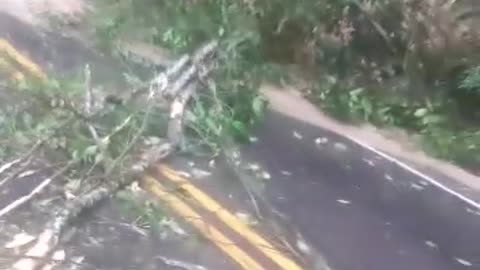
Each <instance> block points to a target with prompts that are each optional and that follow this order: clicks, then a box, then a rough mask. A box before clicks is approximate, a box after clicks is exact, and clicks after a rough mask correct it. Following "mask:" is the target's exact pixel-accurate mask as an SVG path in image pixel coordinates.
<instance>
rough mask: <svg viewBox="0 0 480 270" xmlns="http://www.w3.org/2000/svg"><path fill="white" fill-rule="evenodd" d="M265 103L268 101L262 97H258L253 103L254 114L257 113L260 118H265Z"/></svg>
mask: <svg viewBox="0 0 480 270" xmlns="http://www.w3.org/2000/svg"><path fill="white" fill-rule="evenodd" d="M265 103H266V100H265V98H264V97H262V96H257V97H255V98H254V99H253V101H252V109H253V113H255V115H256V116H257V117H258V118H260V117H262V116H263V113H264V111H265Z"/></svg>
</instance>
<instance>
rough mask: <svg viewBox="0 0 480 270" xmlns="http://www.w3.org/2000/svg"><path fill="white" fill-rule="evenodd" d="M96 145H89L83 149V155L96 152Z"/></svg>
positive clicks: (90, 154)
mask: <svg viewBox="0 0 480 270" xmlns="http://www.w3.org/2000/svg"><path fill="white" fill-rule="evenodd" d="M97 149H98V146H96V145H90V146H89V147H87V148H85V151H83V155H84V156H92V155H94V154H95V153H96V152H97Z"/></svg>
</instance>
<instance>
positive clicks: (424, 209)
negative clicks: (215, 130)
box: [0, 15, 480, 270]
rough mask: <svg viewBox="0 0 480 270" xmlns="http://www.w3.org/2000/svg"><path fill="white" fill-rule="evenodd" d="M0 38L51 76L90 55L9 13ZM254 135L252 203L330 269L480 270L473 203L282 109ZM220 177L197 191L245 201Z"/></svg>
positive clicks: (248, 152)
mask: <svg viewBox="0 0 480 270" xmlns="http://www.w3.org/2000/svg"><path fill="white" fill-rule="evenodd" d="M0 34H2V35H3V36H4V37H5V38H6V39H8V40H9V41H11V42H12V43H13V44H14V45H15V46H16V47H17V48H20V49H22V50H24V51H26V52H29V54H30V57H31V58H32V59H34V60H35V61H36V62H38V63H40V64H41V65H42V66H47V67H51V68H48V71H50V72H57V71H58V70H73V71H74V70H75V69H81V68H82V66H83V64H84V63H86V62H88V61H89V60H88V59H89V58H94V56H93V54H92V52H91V51H88V50H86V49H85V48H83V47H81V46H79V45H78V44H77V43H75V42H73V41H71V40H69V39H66V38H63V37H58V36H55V35H53V36H45V35H44V36H40V35H38V33H35V31H33V30H32V29H30V28H28V27H26V26H23V25H21V24H19V23H18V22H16V21H15V20H14V19H12V18H11V17H8V16H3V15H2V16H0ZM52 44H56V46H58V48H57V49H56V50H52V48H51V46H52ZM106 69H108V68H106ZM280 105H281V104H280ZM280 107H281V106H280ZM256 135H257V137H258V142H256V143H253V144H251V145H248V146H245V147H244V148H243V150H242V155H243V156H244V159H245V160H246V162H256V163H259V164H260V165H261V166H262V167H263V168H264V169H265V170H266V171H268V172H269V174H270V177H269V179H266V180H265V181H264V182H263V183H262V185H261V186H262V188H258V189H257V195H258V197H259V198H261V199H262V201H263V202H264V203H265V204H266V205H269V207H272V208H273V210H274V211H275V212H276V213H278V214H279V215H280V216H282V219H283V223H282V226H285V227H289V228H294V230H295V231H296V232H298V233H300V234H301V235H302V236H303V238H304V239H305V241H306V244H307V245H308V246H309V248H308V249H309V250H310V254H316V255H313V256H319V255H320V254H321V255H322V256H324V257H325V259H326V260H327V262H328V263H329V265H330V266H331V267H332V269H335V270H377V269H378V270H387V269H388V270H396V269H399V270H400V269H402V270H403V269H412V270H417V269H418V270H420V269H421V270H447V269H448V270H457V269H459V270H460V269H480V234H478V228H480V211H479V209H478V207H476V206H475V205H472V204H471V203H469V202H468V201H465V200H462V199H460V198H459V197H458V196H457V195H455V194H453V193H451V192H446V191H445V189H443V188H441V187H439V186H438V185H436V184H435V183H433V182H431V181H428V179H425V178H422V177H420V176H418V175H417V174H413V173H412V172H410V171H408V170H405V169H404V168H402V167H400V166H398V165H397V164H396V163H395V162H392V161H391V160H388V159H386V158H385V157H382V156H380V155H378V154H376V153H374V152H372V151H370V150H369V149H366V148H365V147H362V146H360V145H358V144H356V143H354V142H352V141H349V140H348V139H346V138H345V137H343V136H341V135H339V134H335V133H332V132H330V131H328V130H325V129H322V128H320V127H318V126H314V125H311V124H308V123H306V122H302V121H300V120H298V119H293V118H290V117H287V116H285V115H283V114H281V113H278V112H274V111H271V112H270V113H268V114H267V117H266V120H265V122H264V124H263V125H262V126H261V127H260V128H259V130H258V132H257V134H256ZM218 170H223V171H229V170H230V169H229V168H228V166H223V167H222V166H220V167H219V168H218ZM222 175H223V176H222V177H229V179H228V180H229V181H228V182H229V183H235V182H236V184H234V185H236V186H235V187H233V186H230V187H229V186H228V184H225V183H223V184H219V182H215V181H222V179H220V178H218V177H217V178H216V179H207V180H205V182H201V181H199V182H197V184H198V185H200V186H202V184H204V185H205V186H204V187H203V188H204V189H205V190H207V191H209V192H211V193H212V194H213V195H214V196H215V197H216V198H217V200H218V201H222V202H224V205H226V206H227V207H229V208H231V209H236V208H238V207H239V205H242V203H243V202H244V201H245V200H248V194H243V193H242V195H239V196H238V197H241V198H242V199H239V200H238V201H236V203H235V200H232V199H231V197H235V195H238V194H239V190H240V189H241V186H240V185H238V181H236V179H235V178H236V176H235V175H234V174H231V173H223V174H222ZM210 180H211V181H210ZM223 180H225V179H223ZM440 182H441V183H445V184H447V183H448V182H449V180H448V179H440ZM215 183H217V184H215ZM470 193H472V192H470ZM232 194H233V196H230V195H232ZM472 194H473V193H472ZM474 199H477V201H478V198H474ZM242 200H243V201H242ZM232 201H234V202H232ZM245 211H250V212H253V211H254V210H253V209H252V208H251V207H250V209H247V210H245ZM290 232H291V233H292V232H293V231H292V230H290ZM286 237H287V238H291V239H292V240H291V241H292V244H293V245H295V244H298V243H295V240H294V239H295V238H294V237H292V235H286ZM297 246H298V245H297ZM300 249H302V248H300ZM304 249H305V248H304ZM313 251H315V252H313ZM307 269H309V268H307ZM312 269H313V268H312ZM315 270H316V269H315Z"/></svg>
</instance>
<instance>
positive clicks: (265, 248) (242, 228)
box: [144, 164, 303, 270]
mask: <svg viewBox="0 0 480 270" xmlns="http://www.w3.org/2000/svg"><path fill="white" fill-rule="evenodd" d="M157 169H158V171H159V172H160V173H161V175H163V176H164V177H163V178H162V180H163V179H164V180H166V181H169V182H170V183H172V184H174V185H176V187H178V188H180V189H181V190H182V191H185V192H186V193H188V195H189V196H190V197H191V198H192V199H194V200H195V202H196V203H198V205H199V206H201V207H202V208H203V209H205V210H207V211H209V212H210V213H212V214H214V215H215V216H216V217H217V218H218V219H219V220H220V221H222V222H223V224H225V225H226V226H227V227H228V228H229V229H231V230H233V231H235V232H236V233H237V234H238V235H240V236H241V237H243V238H244V239H246V240H247V241H248V242H249V243H250V244H251V245H252V246H253V247H255V249H256V250H257V251H259V252H260V253H262V254H263V255H264V256H266V257H267V258H268V259H270V260H271V261H272V262H274V263H275V264H276V265H277V266H278V269H282V270H303V268H302V267H300V266H299V265H298V264H297V263H295V262H294V261H293V260H291V259H290V258H288V257H287V256H286V255H285V254H283V252H281V251H280V250H278V249H277V248H276V247H275V246H274V245H272V244H271V243H270V242H269V241H267V240H266V239H265V238H263V237H262V236H260V235H259V234H257V233H256V232H255V231H253V230H252V229H251V228H250V227H248V226H247V225H245V224H244V223H243V222H242V221H241V220H239V219H238V218H237V217H236V216H235V215H233V214H232V213H231V212H230V211H229V210H228V209H226V208H225V207H223V206H222V205H221V204H219V203H218V202H216V201H215V200H214V199H213V198H211V197H210V196H209V195H207V194H206V193H204V192H203V191H201V190H200V189H198V188H197V187H195V186H194V185H193V184H192V183H191V182H190V181H189V180H187V179H185V178H183V177H182V176H180V175H179V174H178V173H176V172H175V171H174V170H173V169H171V168H170V167H168V166H166V165H163V164H160V165H158V167H157ZM144 182H145V183H146V184H147V186H148V187H149V188H147V190H153V189H152V187H155V186H156V187H158V189H163V191H164V192H165V190H164V187H163V185H162V184H160V183H159V181H156V180H155V179H153V178H152V177H145V178H144ZM160 195H165V194H160ZM160 195H159V196H158V197H159V198H161V199H162V200H163V201H164V202H166V203H167V204H169V205H170V206H171V207H172V208H173V209H177V211H176V212H177V213H179V214H180V215H181V216H186V217H188V216H191V214H192V213H191V212H195V211H194V210H193V209H192V208H189V209H188V213H187V212H183V211H182V209H180V208H178V207H177V206H176V205H175V203H173V204H172V203H169V201H168V200H167V199H165V197H164V196H160ZM179 200H180V199H179ZM177 202H178V201H177ZM197 215H198V214H196V215H195V216H197ZM188 220H189V221H190V222H191V223H192V225H194V226H195V227H196V225H195V224H194V223H195V222H197V219H195V218H194V219H188ZM224 238H225V236H224V235H221V236H220V238H218V239H217V238H215V236H214V235H210V239H211V240H212V241H213V242H214V243H216V244H217V245H218V244H219V245H223V244H222V243H225V242H226V243H231V242H232V241H231V240H230V239H228V238H227V239H228V241H225V239H224ZM219 247H220V248H221V249H222V250H223V251H224V252H225V253H226V254H227V255H228V256H230V257H231V258H233V259H234V260H235V261H237V263H239V264H240V265H241V266H242V267H243V269H245V270H251V269H252V270H253V269H265V268H263V267H261V266H260V265H258V266H257V265H255V267H252V266H249V267H246V266H245V265H244V264H243V263H242V262H245V261H249V262H251V261H253V259H252V258H251V257H250V256H249V255H247V254H243V253H242V255H239V254H238V253H237V252H230V250H228V249H223V248H222V247H221V246H219ZM238 259H241V261H238ZM257 267H259V268H257Z"/></svg>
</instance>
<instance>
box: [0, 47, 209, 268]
mask: <svg viewBox="0 0 480 270" xmlns="http://www.w3.org/2000/svg"><path fill="white" fill-rule="evenodd" d="M216 49H217V42H216V41H211V42H209V43H207V44H205V45H204V46H202V47H201V48H199V49H198V50H196V51H195V52H194V53H193V54H191V55H184V56H183V57H181V58H180V59H179V60H178V61H176V62H174V63H173V64H172V65H171V66H169V67H168V68H167V69H166V70H165V71H164V72H161V73H160V74H158V75H156V76H155V77H154V78H153V79H152V80H151V81H149V82H147V83H145V84H143V85H141V86H139V87H138V88H137V89H135V90H132V91H130V92H127V94H125V95H123V96H116V97H113V96H111V95H110V96H108V95H101V94H99V93H95V91H94V90H93V89H92V85H91V75H90V68H89V67H88V66H86V68H85V84H84V95H83V97H84V99H83V102H82V103H81V105H80V106H76V105H74V104H75V102H73V101H71V100H66V99H64V98H62V104H63V106H62V108H61V110H63V111H65V114H67V115H68V116H69V117H68V118H67V121H65V122H64V123H63V124H59V125H57V126H56V128H55V130H54V131H51V132H50V133H49V135H50V136H47V137H44V138H42V139H39V140H38V142H37V143H36V144H35V146H34V147H33V148H32V149H31V150H30V151H29V152H28V153H26V154H23V155H21V156H20V157H19V158H14V159H13V161H11V162H8V163H6V164H5V165H3V166H0V176H2V177H3V175H6V174H8V173H10V175H9V176H7V178H9V180H14V179H15V177H16V176H19V175H21V174H22V172H23V171H22V170H26V167H27V166H26V165H21V164H22V163H25V161H26V160H28V159H29V157H31V156H32V155H34V153H35V152H37V151H39V150H40V149H41V148H42V147H48V145H49V143H48V142H49V141H51V140H52V136H56V135H57V133H56V131H58V130H60V129H65V128H66V127H67V126H72V125H80V126H82V130H83V131H85V133H86V134H88V135H89V140H90V143H91V146H90V148H94V149H95V151H97V152H96V155H95V158H94V159H93V160H88V159H87V160H86V159H81V158H75V155H72V156H73V158H72V159H70V160H68V161H66V162H63V163H62V164H63V166H61V167H60V169H58V170H57V171H56V172H54V173H53V174H51V175H50V176H49V177H47V178H46V179H45V180H44V181H42V182H41V183H40V185H39V186H37V187H36V188H35V189H34V190H33V191H32V192H31V193H30V194H28V195H26V196H23V197H22V198H20V199H18V200H16V201H14V202H13V203H11V204H10V205H8V206H6V207H5V208H3V209H1V210H0V213H1V214H0V217H1V216H4V215H7V214H11V213H12V212H13V211H14V210H15V209H17V208H18V207H19V206H21V205H23V204H25V203H26V202H28V201H29V200H32V199H33V198H34V197H35V196H36V195H37V194H39V193H41V192H42V191H43V189H44V188H45V187H46V186H48V185H49V184H50V183H51V182H52V181H53V180H55V179H56V178H60V177H62V176H64V175H67V174H68V173H72V172H73V173H75V170H82V169H85V168H88V170H87V171H88V173H86V174H84V176H85V179H83V181H82V185H83V186H84V187H83V188H82V190H83V192H82V194H81V195H79V196H76V197H74V198H73V199H72V200H69V201H67V204H66V206H65V207H64V208H63V209H62V210H61V211H57V212H55V213H53V215H52V217H51V219H50V221H49V222H48V223H47V224H46V226H45V228H44V230H43V232H42V233H41V234H40V235H39V236H38V237H37V241H36V243H35V244H34V245H33V246H32V247H31V248H30V249H29V250H28V251H27V252H26V253H25V254H24V256H22V257H21V258H20V259H19V260H18V261H16V262H15V263H14V264H13V266H12V267H11V268H10V269H22V270H29V269H39V267H43V265H45V264H46V263H47V262H51V261H52V260H49V258H50V257H51V256H52V254H53V253H54V252H55V249H56V246H57V245H58V244H59V241H60V239H61V236H62V233H63V232H64V231H65V228H66V227H67V226H69V225H70V224H71V221H72V220H73V219H74V218H76V217H78V216H79V215H80V214H81V213H82V212H84V211H85V210H87V209H91V208H92V207H95V206H96V205H97V204H98V203H99V202H100V201H102V200H104V199H107V198H109V197H110V196H112V195H114V194H115V193H116V192H117V191H118V190H120V189H122V188H123V187H125V186H127V185H129V184H131V183H132V182H133V181H135V180H137V179H139V177H140V176H141V175H142V174H143V173H144V172H145V170H147V169H148V168H149V167H150V166H151V165H154V164H156V163H158V162H159V161H160V160H162V159H164V158H166V157H168V156H170V155H172V154H174V153H175V151H176V150H177V149H178V148H179V146H180V145H181V142H182V140H183V139H182V138H183V136H184V134H183V133H184V114H185V111H186V110H187V106H188V104H189V102H190V100H191V97H192V96H193V95H196V93H197V91H199V89H200V88H201V87H202V86H204V85H205V83H206V81H207V80H208V76H209V75H210V73H211V72H212V70H213V69H214V68H215V63H216ZM209 83H211V82H209ZM140 97H144V101H143V103H141V105H140V107H139V108H138V107H137V108H136V110H135V114H133V113H132V114H128V115H125V116H123V117H122V119H120V121H118V122H119V124H118V125H114V126H105V125H103V122H102V119H104V116H105V115H109V114H112V113H115V111H116V110H118V109H119V108H121V107H126V106H135V104H136V102H135V101H136V100H137V99H138V98H140ZM48 98H51V97H48ZM48 98H46V99H48ZM112 99H114V100H115V101H116V102H115V104H113V105H112V104H110V103H111V102H112ZM56 100H58V97H57V99H56ZM165 101H166V103H167V104H168V105H169V108H170V109H169V117H168V119H169V120H168V126H167V132H166V136H165V137H164V138H162V139H160V140H156V141H155V142H154V143H145V139H146V137H147V136H146V131H147V130H148V128H147V126H148V123H149V122H150V121H151V119H152V112H153V111H154V109H155V107H157V106H158V105H159V104H160V103H165ZM137 115H142V118H141V121H140V125H139V126H135V125H132V122H135V120H134V119H135V117H136V116H137ZM154 121H155V119H154ZM125 129H131V131H134V133H133V135H132V136H131V137H128V138H127V139H128V142H126V143H125V142H124V143H122V144H121V146H122V147H120V148H118V147H113V144H114V143H115V137H116V136H118V134H119V133H121V132H122V131H124V130H125ZM122 139H125V137H122ZM67 140H68V138H67ZM112 148H114V149H112ZM87 151H88V149H87ZM26 164H27V165H28V162H26ZM87 165H88V166H87ZM122 168H127V169H122Z"/></svg>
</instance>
